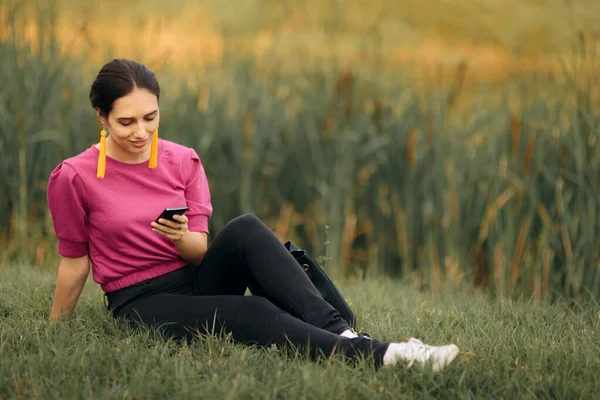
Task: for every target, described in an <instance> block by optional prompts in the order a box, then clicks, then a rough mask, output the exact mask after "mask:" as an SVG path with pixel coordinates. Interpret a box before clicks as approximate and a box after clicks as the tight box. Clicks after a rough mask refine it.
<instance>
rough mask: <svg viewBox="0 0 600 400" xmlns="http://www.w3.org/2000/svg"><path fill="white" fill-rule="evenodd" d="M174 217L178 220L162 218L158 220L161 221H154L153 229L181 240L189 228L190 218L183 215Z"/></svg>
mask: <svg viewBox="0 0 600 400" xmlns="http://www.w3.org/2000/svg"><path fill="white" fill-rule="evenodd" d="M173 219H176V221H171V220H167V219H164V218H161V219H159V220H158V222H159V223H156V222H152V224H151V225H152V231H154V232H156V233H158V234H160V235H163V236H165V237H167V238H169V239H171V240H180V239H181V238H182V237H183V235H184V233H185V232H187V230H188V226H187V222H188V219H187V217H185V216H183V215H174V216H173Z"/></svg>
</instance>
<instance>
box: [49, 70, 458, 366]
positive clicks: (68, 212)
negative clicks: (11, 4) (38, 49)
mask: <svg viewBox="0 0 600 400" xmlns="http://www.w3.org/2000/svg"><path fill="white" fill-rule="evenodd" d="M159 97H160V89H159V85H158V82H157V81H156V78H155V76H154V74H153V73H152V72H151V71H150V70H149V69H148V68H147V67H146V66H144V65H142V64H139V63H136V62H134V61H130V60H124V59H117V60H113V61H111V62H109V63H107V64H106V65H104V66H103V67H102V69H101V70H100V72H99V73H98V76H97V77H96V79H95V81H94V82H93V84H92V87H91V91H90V101H91V105H92V107H93V108H94V109H95V111H96V114H97V116H98V118H99V120H100V123H101V124H102V126H103V127H104V128H103V129H102V132H101V140H100V143H99V144H97V145H93V146H91V147H90V148H88V149H87V150H85V151H83V152H82V153H80V154H78V155H76V156H75V157H72V158H69V159H67V160H64V161H63V162H62V163H61V164H60V165H58V166H57V167H56V168H55V169H54V171H52V173H51V175H50V179H49V182H48V205H49V209H50V212H51V215H52V220H53V224H54V229H55V232H56V235H57V237H58V253H59V254H60V255H61V256H62V260H61V262H60V266H59V270H58V277H57V284H56V291H55V294H54V300H53V304H52V309H51V313H50V319H51V321H52V323H55V322H56V320H57V319H58V318H59V317H61V316H62V315H63V314H66V316H70V315H71V314H72V312H73V309H74V308H75V304H76V302H77V300H78V298H79V295H80V293H81V290H82V288H83V286H84V283H85V280H86V278H87V276H88V273H89V270H90V264H91V266H92V273H93V278H94V281H95V282H97V283H98V284H100V285H101V287H102V290H103V291H104V292H105V296H106V298H107V299H108V308H109V309H110V310H111V311H112V314H113V315H114V316H115V317H122V318H125V319H128V320H130V321H131V323H132V324H137V323H142V324H147V325H156V324H159V325H161V326H162V329H164V331H165V332H166V333H168V334H169V335H172V336H173V337H176V338H187V339H189V338H192V337H193V336H194V332H200V333H210V332H227V333H231V335H232V337H233V339H234V340H237V341H240V342H243V343H248V344H258V345H262V346H268V345H272V344H275V345H277V346H283V345H286V344H290V343H291V344H292V345H294V346H295V347H297V348H299V349H308V351H309V354H310V355H311V356H312V357H313V358H316V357H318V356H320V355H325V356H329V355H331V354H337V353H341V354H343V355H345V356H346V357H347V359H355V358H356V357H357V356H364V357H365V358H370V359H372V360H373V361H374V363H375V367H376V368H379V367H381V366H389V365H394V364H396V363H398V362H400V361H402V362H405V363H407V364H408V366H410V365H412V364H413V363H417V364H418V365H422V366H423V365H426V364H429V365H431V366H432V368H433V370H435V371H437V370H440V369H441V368H443V367H444V366H445V365H447V364H449V363H450V362H452V360H453V359H454V358H455V357H456V355H457V353H458V348H457V347H456V346H455V345H448V346H440V347H434V346H428V345H425V344H423V343H421V342H420V341H418V340H416V339H411V340H409V341H408V342H405V343H386V342H381V341H377V340H371V339H370V338H368V337H364V336H358V335H356V334H355V333H354V332H352V331H351V330H350V328H349V326H348V324H347V323H346V321H344V320H343V319H342V318H341V317H340V315H339V313H338V312H337V310H336V309H335V308H333V307H332V306H331V305H329V303H327V302H326V301H325V300H323V299H322V298H321V296H320V295H319V292H318V291H317V290H316V288H315V287H314V285H313V284H312V282H311V281H310V280H309V279H308V277H307V276H306V275H305V274H304V272H303V271H302V270H301V269H300V268H298V265H297V263H296V260H295V259H294V258H293V257H292V256H291V254H290V253H289V252H288V251H287V249H285V247H284V246H283V244H282V243H281V242H280V241H279V240H278V239H277V237H276V236H275V235H274V234H273V232H272V231H271V230H270V229H269V228H268V227H267V226H265V225H264V224H263V223H262V222H261V221H260V220H259V219H258V218H256V217H254V216H252V215H243V216H241V217H238V218H235V219H234V220H232V221H230V222H229V223H228V224H226V225H225V226H224V227H223V228H222V229H221V230H220V232H219V233H218V234H217V235H216V237H215V238H214V240H213V241H212V243H211V244H210V246H209V245H208V240H207V234H208V219H209V218H210V216H211V214H212V205H211V201H210V192H209V187H208V184H207V179H206V176H205V173H204V168H203V166H202V163H201V161H200V159H199V157H198V155H197V154H196V152H195V151H194V150H193V149H190V148H187V147H184V146H181V145H178V144H175V143H173V142H170V141H166V140H162V139H160V140H159V139H158V125H159V120H160V110H159V107H158V103H159ZM107 132H110V136H109V137H106V136H107ZM182 205H187V206H188V207H189V209H188V210H187V212H186V213H185V215H175V216H174V217H173V220H165V219H159V220H158V221H155V220H156V218H157V216H158V215H160V213H161V211H162V210H163V209H165V208H167V207H176V206H182ZM246 288H249V289H250V291H251V292H252V294H253V295H252V296H245V295H244V293H245V291H246ZM309 342H310V346H309ZM370 356H372V357H370Z"/></svg>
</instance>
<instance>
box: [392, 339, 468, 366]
mask: <svg viewBox="0 0 600 400" xmlns="http://www.w3.org/2000/svg"><path fill="white" fill-rule="evenodd" d="M458 351H459V350H458V347H457V346H456V345H454V344H450V345H446V346H430V345H427V344H424V343H423V342H421V341H420V340H418V339H415V338H410V340H409V341H408V342H405V343H392V344H390V346H389V347H388V350H387V351H386V352H385V355H384V356H383V364H384V366H388V365H395V364H396V363H397V362H398V361H405V362H408V365H407V367H408V368H410V367H411V366H412V365H413V364H415V363H416V364H417V365H418V366H419V367H424V366H425V365H428V364H430V365H431V369H432V370H433V371H434V372H438V371H440V370H441V369H442V368H444V367H446V366H447V365H448V364H450V363H451V362H452V361H453V360H454V358H456V356H457V355H458Z"/></svg>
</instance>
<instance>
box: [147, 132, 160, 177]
mask: <svg viewBox="0 0 600 400" xmlns="http://www.w3.org/2000/svg"><path fill="white" fill-rule="evenodd" d="M157 165H158V128H156V132H154V136H153V137H152V143H151V144H150V161H149V162H148V168H156V167H157Z"/></svg>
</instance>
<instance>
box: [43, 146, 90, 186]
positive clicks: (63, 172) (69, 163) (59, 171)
mask: <svg viewBox="0 0 600 400" xmlns="http://www.w3.org/2000/svg"><path fill="white" fill-rule="evenodd" d="M94 150H96V151H95V152H94ZM97 152H98V150H97V149H95V148H94V146H90V147H88V148H87V149H85V150H84V151H82V152H80V153H79V154H76V155H74V156H72V157H69V158H66V159H64V160H63V161H61V162H60V163H59V164H58V165H57V166H56V167H55V168H54V170H53V171H52V172H51V174H50V176H51V177H55V178H56V177H58V176H63V177H65V178H66V177H68V178H71V179H72V178H73V177H74V176H75V175H79V174H81V173H83V172H84V171H87V170H94V171H95V168H96V165H97V163H98V156H97Z"/></svg>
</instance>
